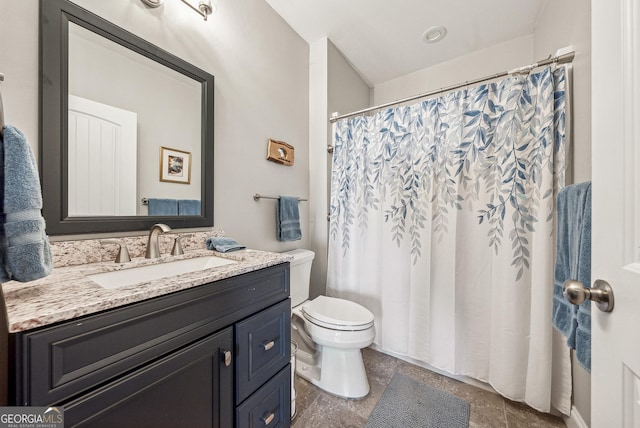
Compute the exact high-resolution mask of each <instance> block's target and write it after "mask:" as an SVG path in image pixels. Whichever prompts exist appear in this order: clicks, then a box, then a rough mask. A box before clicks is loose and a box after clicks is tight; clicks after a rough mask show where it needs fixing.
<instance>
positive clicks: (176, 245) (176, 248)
mask: <svg viewBox="0 0 640 428" xmlns="http://www.w3.org/2000/svg"><path fill="white" fill-rule="evenodd" d="M191 236H193V233H185V234H182V235H177V236H176V240H175V241H174V242H173V248H172V249H171V255H172V256H179V255H181V254H184V250H183V249H182V244H181V243H180V241H181V240H182V238H189V237H191Z"/></svg>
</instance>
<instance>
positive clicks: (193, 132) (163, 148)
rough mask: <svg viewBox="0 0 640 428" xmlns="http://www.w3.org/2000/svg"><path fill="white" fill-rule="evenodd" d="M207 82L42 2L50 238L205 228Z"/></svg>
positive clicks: (43, 154) (209, 199)
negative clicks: (157, 225) (159, 226)
mask: <svg viewBox="0 0 640 428" xmlns="http://www.w3.org/2000/svg"><path fill="white" fill-rule="evenodd" d="M213 84H214V77H213V76H212V75H211V74H209V73H207V72H205V71H203V70H201V69H199V68H198V67H195V66H194V65H192V64H189V63H188V62H186V61H184V60H182V59H180V58H177V57H176V56H174V55H172V54H170V53H168V52H166V51H164V50H162V49H160V48H158V47H157V46H154V45H153V44H151V43H149V42H147V41H145V40H143V39H141V38H139V37H137V36H135V35H134V34H132V33H129V32H128V31H126V30H124V29H122V28H120V27H118V26H116V25H114V24H112V23H110V22H108V21H106V20H104V19H103V18H101V17H99V16H97V15H95V14H93V13H91V12H89V11H87V10H85V9H83V8H81V7H79V6H77V5H75V4H73V3H71V2H69V1H66V0H41V1H40V93H41V105H40V133H41V135H40V176H41V180H42V193H43V210H42V211H43V216H44V218H45V220H46V222H47V233H48V234H50V235H62V234H65V235H66V234H69V235H70V234H86V233H103V232H120V231H135V230H147V229H149V228H150V227H151V226H152V225H153V224H155V223H159V222H160V223H165V224H167V225H169V226H170V227H172V228H175V229H180V228H193V227H209V226H213V151H214V147H213V144H214V141H213V140H214V138H213Z"/></svg>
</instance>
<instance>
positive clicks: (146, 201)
mask: <svg viewBox="0 0 640 428" xmlns="http://www.w3.org/2000/svg"><path fill="white" fill-rule="evenodd" d="M140 201H141V202H142V205H149V199H148V198H142V199H141V200H140Z"/></svg>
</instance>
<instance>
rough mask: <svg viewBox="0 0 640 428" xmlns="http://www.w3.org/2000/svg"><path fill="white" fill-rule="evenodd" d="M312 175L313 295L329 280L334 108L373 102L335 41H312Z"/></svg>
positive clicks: (343, 109) (344, 109) (321, 291)
mask: <svg viewBox="0 0 640 428" xmlns="http://www.w3.org/2000/svg"><path fill="white" fill-rule="evenodd" d="M310 62H311V69H310V99H309V102H310V105H309V111H310V120H311V123H310V127H309V132H310V135H309V143H310V149H309V155H310V159H309V177H310V178H309V179H310V182H311V202H310V207H311V219H310V226H309V227H310V228H311V229H312V231H313V235H312V238H311V249H312V250H313V251H314V252H315V253H316V257H315V259H314V261H313V265H312V268H311V291H310V295H311V297H315V296H317V295H319V294H324V293H325V291H326V282H327V239H328V232H329V222H328V221H327V214H328V212H329V199H330V179H331V155H330V154H329V153H327V145H329V144H331V143H332V139H333V138H332V135H331V124H330V123H329V121H328V118H329V116H330V115H331V113H333V112H342V113H348V112H351V111H354V110H359V109H362V108H365V107H368V106H369V92H370V88H369V86H368V85H367V83H366V82H365V81H364V80H363V79H362V78H361V77H360V75H359V74H358V73H357V72H356V71H355V70H354V69H353V67H352V66H351V64H349V62H348V61H347V59H346V58H345V57H344V56H343V55H342V53H341V52H340V51H339V50H338V49H337V48H336V47H335V46H334V44H333V43H331V41H329V40H327V39H326V38H323V39H321V40H318V41H317V42H315V43H313V44H311V61H310Z"/></svg>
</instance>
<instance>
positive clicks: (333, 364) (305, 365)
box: [292, 296, 375, 399]
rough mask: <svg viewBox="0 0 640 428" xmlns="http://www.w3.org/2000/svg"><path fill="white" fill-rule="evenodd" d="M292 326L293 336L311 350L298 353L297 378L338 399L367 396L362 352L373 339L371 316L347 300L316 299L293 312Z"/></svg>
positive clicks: (332, 298) (322, 297) (373, 331)
mask: <svg viewBox="0 0 640 428" xmlns="http://www.w3.org/2000/svg"><path fill="white" fill-rule="evenodd" d="M292 326H293V327H292V328H293V332H292V334H293V335H294V336H295V335H296V334H298V335H300V338H301V339H302V340H303V341H304V342H305V343H306V344H307V345H308V346H309V345H311V346H310V347H311V348H312V349H311V351H309V350H299V351H298V353H297V357H298V358H297V362H296V373H297V374H298V375H299V376H302V377H303V378H304V379H306V380H308V381H309V382H311V383H312V384H314V385H316V386H317V387H319V388H321V389H323V390H324V391H326V392H329V393H331V394H333V395H337V396H339V397H343V398H353V399H358V398H363V397H366V396H367V395H368V394H369V382H368V380H367V373H366V371H365V367H364V362H363V360H362V353H361V349H362V348H365V347H367V346H369V345H370V344H371V343H372V342H373V339H374V337H375V328H374V326H373V314H372V313H371V312H369V311H368V310H367V309H366V308H364V307H363V306H360V305H359V304H357V303H354V302H351V301H348V300H344V299H337V298H334V297H326V296H318V297H316V298H315V299H313V300H311V301H306V302H304V303H303V304H301V305H298V306H296V307H295V308H293V310H292Z"/></svg>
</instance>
